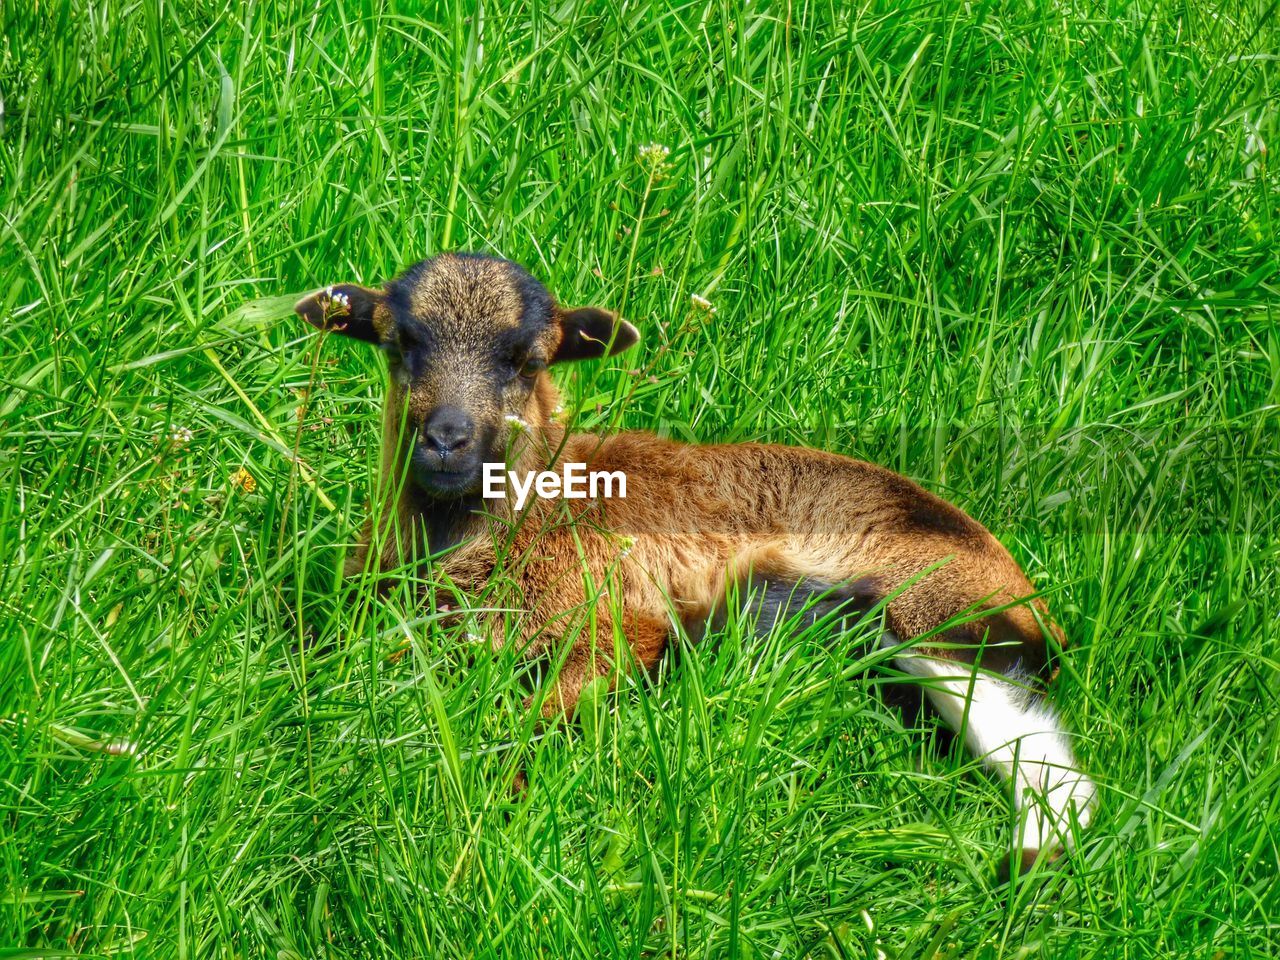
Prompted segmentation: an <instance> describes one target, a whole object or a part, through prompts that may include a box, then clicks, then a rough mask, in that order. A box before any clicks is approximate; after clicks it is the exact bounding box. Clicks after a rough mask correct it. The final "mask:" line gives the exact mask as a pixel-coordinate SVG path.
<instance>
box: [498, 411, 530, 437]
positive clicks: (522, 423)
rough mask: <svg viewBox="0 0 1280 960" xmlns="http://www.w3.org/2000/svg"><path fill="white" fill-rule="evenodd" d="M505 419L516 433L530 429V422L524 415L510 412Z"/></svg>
mask: <svg viewBox="0 0 1280 960" xmlns="http://www.w3.org/2000/svg"><path fill="white" fill-rule="evenodd" d="M503 419H504V420H506V421H507V423H509V424H511V430H512V431H513V432H515V433H519V432H520V431H523V430H528V429H529V424H528V422H527V421H526V420H525V419H524V417H521V416H518V415H516V414H514V413H508V414H507V415H506V416H505V417H504V418H503Z"/></svg>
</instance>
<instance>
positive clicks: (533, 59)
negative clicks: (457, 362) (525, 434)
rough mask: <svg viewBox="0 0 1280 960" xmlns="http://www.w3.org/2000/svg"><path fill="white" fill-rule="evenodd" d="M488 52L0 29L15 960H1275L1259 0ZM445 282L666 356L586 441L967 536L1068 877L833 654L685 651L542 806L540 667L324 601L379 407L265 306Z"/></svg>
mask: <svg viewBox="0 0 1280 960" xmlns="http://www.w3.org/2000/svg"><path fill="white" fill-rule="evenodd" d="M464 6H466V5H462V4H460V5H458V8H457V9H452V8H450V7H449V6H448V5H444V4H442V5H440V6H439V7H432V8H430V9H423V8H418V7H415V6H414V5H413V4H409V3H404V2H401V3H392V4H389V5H387V7H386V9H381V8H380V5H379V4H376V3H346V2H343V0H339V2H337V3H333V4H312V5H309V6H305V7H304V6H301V5H300V6H298V7H296V8H292V9H290V8H288V7H287V6H286V5H285V4H282V3H274V2H259V3H256V4H249V5H247V6H243V7H242V6H241V5H239V4H230V3H227V4H219V3H207V2H192V3H168V4H163V5H161V4H157V3H154V2H146V3H141V4H109V3H107V4H97V3H88V2H82V0H68V2H65V3H58V2H54V3H45V2H40V3H32V2H28V3H17V2H14V3H7V4H4V5H3V8H2V9H3V14H2V15H3V18H4V36H3V41H2V44H3V45H2V46H0V98H2V100H3V113H2V116H0V303H2V304H3V310H2V315H3V326H0V356H2V357H3V363H2V364H0V431H2V439H0V556H3V557H4V566H3V570H2V572H0V577H2V589H0V605H2V607H3V610H2V612H0V732H2V735H0V957H56V956H71V955H83V956H120V955H125V954H130V953H133V954H136V955H139V956H147V957H182V958H186V957H199V958H205V957H228V958H230V957H235V958H242V957H243V958H254V957H266V958H310V957H332V958H339V957H395V958H407V957H546V958H567V957H630V958H645V957H676V956H688V957H735V958H736V957H814V958H818V957H821V958H852V957H866V958H874V957H881V956H883V957H887V958H914V957H924V958H932V957H939V958H953V957H1039V956H1044V957H1052V958H1072V957H1100V958H1148V957H1149V958H1168V957H1197V958H1205V960H1225V958H1237V957H1253V956H1258V957H1263V956H1274V955H1275V953H1274V951H1276V950H1277V949H1280V947H1278V946H1277V944H1278V942H1280V702H1278V696H1280V656H1278V654H1280V545H1278V542H1277V541H1278V539H1280V538H1278V533H1277V531H1280V502H1278V501H1280V489H1278V488H1277V476H1278V474H1277V468H1278V467H1280V414H1278V412H1277V411H1278V409H1280V408H1278V407H1277V403H1280V309H1278V308H1277V303H1278V302H1280V301H1278V298H1277V293H1278V290H1280V264H1278V259H1277V250H1278V249H1280V245H1278V244H1277V230H1276V220H1277V216H1280V200H1278V196H1280V173H1278V172H1277V170H1276V166H1275V162H1274V156H1275V154H1274V147H1275V146H1276V144H1277V143H1280V123H1278V122H1277V105H1278V103H1277V94H1278V92H1280V75H1278V73H1277V56H1276V54H1277V51H1280V25H1278V20H1280V11H1278V10H1277V7H1276V5H1275V3H1274V2H1273V0H1262V2H1259V0H1231V2H1228V0H1218V2H1214V0H1206V2H1195V0H1183V2H1177V0H1142V2H1136V0H1135V2H1120V0H1103V2H1098V3H1085V2H1082V0H1081V2H1074V0H1028V2H1012V0H1009V2H996V0H974V2H971V3H967V4H961V3H958V2H957V3H946V2H930V0H921V2H918V3H915V4H913V5H910V6H899V5H898V4H893V3H879V2H870V3H866V4H859V5H853V4H844V3H836V2H819V3H812V4H806V3H794V4H787V3H777V4H771V5H766V4H749V5H748V7H749V9H740V8H739V6H738V5H735V4H729V3H723V2H721V3H716V2H710V3H691V4H678V5H674V6H665V5H662V4H660V3H654V2H637V3H631V2H626V0H623V2H620V3H612V4H606V3H598V4H595V3H592V4H576V3H575V2H573V0H566V2H564V3H558V4H548V5H544V4H541V3H534V4H530V5H515V4H512V5H510V9H504V6H503V5H501V4H494V5H486V6H485V7H484V8H483V9H481V8H480V7H475V8H473V9H463V7H464ZM649 144H661V145H665V146H668V147H669V148H670V154H669V155H668V156H666V157H665V160H663V161H662V162H661V163H660V164H659V163H657V162H656V160H655V157H656V154H654V153H652V152H644V150H643V148H644V147H645V146H646V145H649ZM1268 145H1270V146H1271V148H1272V150H1271V151H1270V152H1269V151H1268V149H1267V147H1268ZM646 158H648V159H646ZM447 249H475V250H483V251H489V252H495V253H500V254H502V255H504V256H508V257H511V258H513V259H516V260H518V261H520V262H522V263H525V264H526V265H527V266H528V267H529V268H530V269H531V270H532V271H533V272H534V273H535V274H537V275H538V276H539V277H540V278H542V279H543V280H545V281H546V282H547V284H548V285H549V286H550V287H551V289H552V290H553V291H555V292H556V293H557V294H558V296H559V297H560V298H561V299H562V300H564V301H566V302H569V303H599V304H602V305H607V306H611V307H613V308H616V309H620V310H621V311H622V312H623V313H624V314H625V315H626V316H627V317H628V318H630V319H632V320H633V321H634V322H635V323H636V324H637V325H638V326H640V327H641V328H642V331H643V333H644V336H645V342H644V344H643V346H642V349H641V350H639V351H635V352H632V353H628V354H624V355H622V356H620V357H618V358H616V359H615V360H613V361H606V362H603V363H595V364H588V365H584V366H581V367H579V368H575V369H574V370H572V371H567V372H565V373H563V374H560V373H558V374H557V377H558V380H559V381H560V383H561V384H562V386H563V388H564V390H565V391H566V394H567V395H568V396H569V397H570V398H571V399H572V400H573V401H575V403H580V404H581V406H582V409H583V414H582V416H581V418H580V424H581V425H582V426H584V427H591V428H610V429H611V428H614V427H619V426H626V427H645V428H650V429H655V430H657V431H659V432H661V433H663V434H666V435H670V436H673V437H678V438H687V439H691V440H692V439H697V440H702V441H711V440H747V439H764V440H769V441H777V442H787V443H799V444H807V445H813V446H822V447H826V448H828V449H831V450H835V451H838V452H842V453H847V454H851V455H854V456H858V457H862V458H864V459H869V460H873V461H876V462H879V463H882V464H885V465H887V466H890V467H893V468H895V469H898V470H900V471H902V472H904V473H906V474H907V475H909V476H911V477H913V478H915V479H917V480H919V481H920V482H922V483H923V484H924V485H926V486H927V487H929V488H930V489H932V490H934V491H936V492H938V493H941V494H942V495H944V496H947V497H949V498H951V499H953V500H954V501H955V502H957V503H959V504H960V505H962V506H964V507H965V508H966V509H968V510H969V511H970V512H971V513H973V514H974V515H975V516H976V517H978V518H979V519H981V520H983V521H984V522H985V523H986V524H987V525H988V526H990V527H991V528H992V530H993V531H994V532H995V533H996V534H997V536H999V537H1000V538H1001V539H1002V540H1003V541H1004V543H1005V544H1006V545H1008V547H1009V548H1010V549H1011V551H1012V552H1013V553H1014V555H1015V556H1016V557H1017V558H1018V559H1019V560H1020V561H1021V562H1022V563H1023V564H1024V565H1025V566H1026V567H1027V569H1028V570H1029V571H1030V572H1031V574H1032V575H1033V576H1034V577H1035V578H1036V579H1037V581H1038V582H1039V583H1040V584H1041V585H1042V586H1044V587H1045V588H1046V589H1047V590H1048V591H1049V594H1050V597H1051V602H1052V605H1053V607H1054V609H1055V612H1056V614H1057V616H1058V618H1059V619H1060V620H1061V622H1062V623H1063V625H1064V627H1065V628H1066V630H1067V633H1068V635H1069V637H1070V640H1071V644H1072V646H1071V648H1070V649H1069V650H1068V651H1067V652H1066V654H1065V655H1064V656H1063V658H1062V660H1063V670H1062V674H1061V677H1060V679H1059V681H1058V682H1057V685H1056V696H1057V698H1058V700H1059V702H1060V703H1061V705H1062V710H1063V712H1064V714H1065V716H1066V717H1067V719H1068V722H1069V723H1070V725H1071V726H1072V727H1073V729H1075V730H1076V731H1078V733H1079V747H1078V749H1079V753H1080V755H1081V757H1082V761H1083V763H1084V765H1085V766H1086V768H1087V769H1088V770H1089V771H1090V772H1091V773H1092V774H1093V775H1094V776H1095V777H1096V779H1097V780H1098V781H1099V783H1100V786H1101V789H1102V803H1101V807H1100V810H1099V813H1098V816H1097V819H1096V823H1095V825H1094V827H1093V828H1092V829H1091V830H1090V831H1089V832H1088V833H1087V834H1086V836H1085V838H1084V840H1083V843H1082V845H1081V847H1080V849H1079V850H1078V851H1077V852H1076V854H1075V855H1074V856H1073V857H1072V858H1071V859H1070V860H1069V861H1068V862H1067V863H1065V864H1064V865H1062V866H1061V867H1060V868H1058V869H1053V870H1049V871H1047V872H1041V873H1038V874H1036V875H1033V876H1032V877H1031V878H1029V879H1028V880H1027V881H1026V882H1024V883H1022V884H1019V885H1017V886H1016V887H1014V888H1012V889H1010V888H1007V887H1005V888H1002V887H999V886H998V885H997V884H996V881H995V875H996V867H997V864H998V862H999V861H1000V859H1001V858H1002V857H1004V856H1006V855H1007V844H1008V840H1009V835H1010V831H1011V826H1012V823H1011V821H1012V817H1011V811H1010V806H1009V801H1008V799H1007V797H1006V795H1005V794H1004V792H1003V791H1002V790H1001V788H1000V787H999V785H998V784H997V783H996V782H995V781H993V780H991V779H989V778H988V777H987V776H985V775H984V774H983V773H982V771H981V770H980V769H979V767H978V765H977V764H976V763H975V762H973V761H971V760H970V759H969V758H967V757H966V756H965V755H964V754H963V752H962V751H961V750H959V749H958V748H956V747H954V746H951V745H948V744H946V743H944V742H942V738H941V737H940V736H939V735H938V731H937V728H936V724H935V723H934V722H933V721H932V720H931V719H929V718H928V717H924V718H921V719H919V720H915V719H912V720H907V719H905V718H904V717H903V716H902V715H901V714H899V713H897V712H895V711H894V710H893V709H891V708H890V707H889V706H887V705H886V704H884V702H883V701H882V699H881V697H880V696H879V692H880V690H881V687H882V684H883V682H884V679H885V678H884V676H883V675H881V674H879V673H877V672H876V671H875V670H871V669H868V667H867V664H866V662H865V658H864V655H865V652H866V651H865V648H863V647H862V646H860V645H859V643H858V642H857V638H849V637H840V636H836V635H830V634H829V633H824V632H822V631H813V630H810V631H807V632H803V633H801V634H799V635H796V634H794V633H788V632H786V631H776V632H775V633H773V634H772V635H770V636H769V637H767V638H763V639H755V638H753V637H752V636H751V631H750V630H749V629H747V628H745V627H744V626H743V625H741V624H732V625H730V626H729V627H727V628H726V629H725V630H724V631H723V632H721V633H720V634H718V635H715V636H713V637H711V638H710V639H709V641H708V642H706V643H703V644H701V645H698V646H696V647H695V646H690V645H688V644H685V645H683V646H684V648H683V649H682V650H681V651H679V653H678V655H671V656H669V657H668V658H667V659H666V660H665V661H664V664H663V667H662V669H661V671H660V676H658V677H657V678H655V680H654V681H653V682H649V681H645V680H633V681H630V682H628V683H626V684H624V685H623V687H622V688H621V689H620V690H619V691H618V692H617V693H616V694H614V695H610V696H605V697H599V698H596V699H594V700H592V701H591V702H589V703H588V704H587V705H586V707H585V708H584V711H583V717H582V721H581V723H579V724H575V725H572V726H568V727H560V728H558V729H555V730H553V731H552V732H550V733H547V734H546V735H545V736H535V737H534V739H533V741H532V745H531V747H530V750H531V756H532V761H531V764H532V765H531V779H532V787H531V789H530V791H529V793H528V794H527V795H526V797H525V798H524V799H523V800H519V801H516V800H513V799H512V798H511V797H510V796H509V794H508V793H507V790H506V787H505V784H506V782H507V780H508V779H509V776H510V773H511V771H512V768H513V764H514V762H515V751H513V750H511V749H510V747H511V745H512V744H513V743H520V742H524V741H528V740H529V739H530V736H531V734H530V730H529V728H528V726H527V725H525V724H524V723H523V721H522V719H521V717H520V711H519V702H520V697H521V695H522V689H521V678H520V671H519V669H518V666H517V664H516V663H515V662H514V661H513V660H512V659H511V658H510V657H504V656H501V655H495V656H490V655H475V654H474V651H470V650H468V649H467V648H466V646H465V644H464V643H463V642H462V639H461V638H460V637H459V636H457V635H456V632H454V631H451V630H449V629H442V628H440V627H439V626H438V625H436V624H434V623H432V622H430V620H429V618H424V617H423V615H422V611H421V610H420V609H418V608H417V607H415V604H414V603H413V601H412V599H411V597H410V596H409V592H408V591H407V590H403V591H400V592H397V593H393V594H392V595H391V596H389V597H388V598H387V599H386V600H385V601H381V602H374V601H366V602H356V603H346V602H343V600H342V599H341V598H340V591H339V589H338V588H339V577H338V573H337V570H338V565H339V561H340V557H341V554H342V552H343V550H344V549H345V547H346V546H347V545H348V544H349V543H350V542H351V540H352V538H353V537H354V535H355V531H356V528H357V526H358V524H359V522H360V521H361V520H362V519H363V516H364V510H365V507H364V504H365V501H366V497H367V495H368V491H369V489H370V486H371V483H372V480H373V475H374V455H375V451H376V436H377V411H378V409H379V405H380V397H381V392H382V383H383V376H384V374H383V372H382V369H381V367H380V361H379V359H378V357H377V356H376V355H375V353H376V351H372V350H364V349H361V348H360V345H358V344H353V343H350V342H342V341H341V339H340V338H326V339H325V340H324V341H323V342H321V341H320V340H319V339H318V338H315V337H313V336H311V335H309V332H308V330H307V329H306V328H305V326H304V325H303V324H301V323H300V322H299V321H298V320H297V318H296V317H294V316H293V315H292V313H291V312H290V309H289V307H290V305H291V303H292V302H293V300H294V298H295V297H296V296H297V295H299V294H300V293H302V292H304V291H306V290H308V289H313V288H315V287H317V286H320V285H323V284H325V283H331V282H337V281H363V282H368V283H376V282H379V281H382V280H384V279H387V278H389V277H390V276H391V275H393V274H394V273H395V272H396V271H398V270H399V269H400V268H402V267H403V266H405V265H407V264H409V263H410V262H412V261H414V260H416V259H418V258H419V257H422V256H425V255H427V254H430V253H434V252H437V251H440V250H447ZM694 295H697V296H699V297H702V298H705V299H706V300H707V301H709V302H710V304H711V306H712V307H713V308H714V309H713V310H708V309H704V308H701V307H699V306H697V305H696V304H695V302H694V300H693V299H692V298H693V297H694Z"/></svg>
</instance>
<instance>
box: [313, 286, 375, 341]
mask: <svg viewBox="0 0 1280 960" xmlns="http://www.w3.org/2000/svg"><path fill="white" fill-rule="evenodd" d="M293 309H294V310H295V311H296V312H297V314H298V316H300V317H302V319H303V320H305V321H307V323H309V324H311V325H312V326H313V327H317V328H319V329H321V330H332V331H333V332H334V333H340V334H342V335H343V336H344V337H352V338H354V339H356V340H364V341H367V342H368V343H380V342H381V341H382V334H383V333H385V332H386V329H387V327H388V326H389V324H390V321H391V314H390V312H389V311H388V310H387V307H386V297H385V295H384V294H383V292H382V291H381V290H370V289H369V288H368V287H361V286H357V285H356V284H354V283H340V284H338V285H336V286H332V287H325V288H324V289H323V290H317V291H316V292H315V293H313V294H311V295H310V296H309V297H303V298H302V299H301V300H299V301H298V302H297V303H295V304H294V305H293Z"/></svg>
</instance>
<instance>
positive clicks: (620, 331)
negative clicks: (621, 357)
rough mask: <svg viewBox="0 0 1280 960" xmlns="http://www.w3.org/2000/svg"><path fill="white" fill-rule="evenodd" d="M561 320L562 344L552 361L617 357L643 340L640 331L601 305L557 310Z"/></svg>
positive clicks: (558, 317)
mask: <svg viewBox="0 0 1280 960" xmlns="http://www.w3.org/2000/svg"><path fill="white" fill-rule="evenodd" d="M556 318H557V319H558V320H559V322H560V346H558V347H557V348H556V352H555V354H554V355H553V356H552V357H551V362H552V363H564V362H565V361H567V360H591V359H594V358H595V357H603V356H605V355H606V354H607V355H609V356H613V355H614V354H615V353H621V352H622V351H623V350H626V349H627V348H628V347H634V346H635V345H636V344H637V343H639V342H640V331H639V330H637V329H636V328H635V327H633V326H632V325H631V324H629V323H627V321H625V320H619V319H618V318H617V317H616V316H615V315H614V314H612V313H610V312H609V311H608V310H601V309H600V308H599V307H578V308H577V309H576V310H560V309H557V311H556Z"/></svg>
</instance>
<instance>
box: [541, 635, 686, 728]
mask: <svg viewBox="0 0 1280 960" xmlns="http://www.w3.org/2000/svg"><path fill="white" fill-rule="evenodd" d="M611 629H612V625H611V624H610V623H608V622H607V621H604V622H601V623H600V624H599V632H601V633H605V634H608V633H609V632H610V631H611ZM670 632H671V628H670V626H669V625H668V624H667V622H666V621H665V620H660V619H658V618H656V617H648V616H644V615H634V616H624V618H623V627H622V635H623V638H624V640H625V642H626V646H627V649H628V651H629V654H628V659H633V660H635V662H636V663H638V664H639V665H640V667H641V668H642V669H644V670H651V669H652V668H653V667H654V665H655V664H656V663H657V662H658V658H659V657H661V656H662V651H663V650H664V649H665V648H666V645H667V637H668V635H669V634H670ZM625 666H626V665H623V669H625ZM618 676H619V670H617V669H615V665H614V657H613V650H612V649H606V648H605V647H604V645H602V644H600V643H598V642H593V641H592V640H591V638H590V637H588V636H580V637H579V638H578V639H577V640H575V641H574V643H573V645H572V646H571V647H570V648H569V650H568V652H567V653H566V654H565V657H564V662H563V663H561V664H560V670H559V672H558V673H557V674H556V678H555V681H554V683H553V684H552V687H551V689H550V690H549V691H548V692H547V695H546V696H545V698H544V699H543V701H542V715H543V717H545V718H547V719H548V720H550V719H552V718H554V717H557V716H559V715H560V714H561V713H563V714H564V715H565V716H567V717H572V716H573V715H574V712H575V711H576V710H577V706H578V700H579V698H580V697H581V696H582V691H583V690H584V689H585V688H586V686H587V684H589V683H591V682H592V681H593V680H595V679H596V678H598V677H607V678H608V680H609V688H610V689H612V688H613V685H614V683H615V682H616V681H617V678H618ZM535 701H536V696H530V697H529V698H528V699H527V700H526V701H525V706H526V707H529V708H531V707H532V706H533V705H534V703H535Z"/></svg>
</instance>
